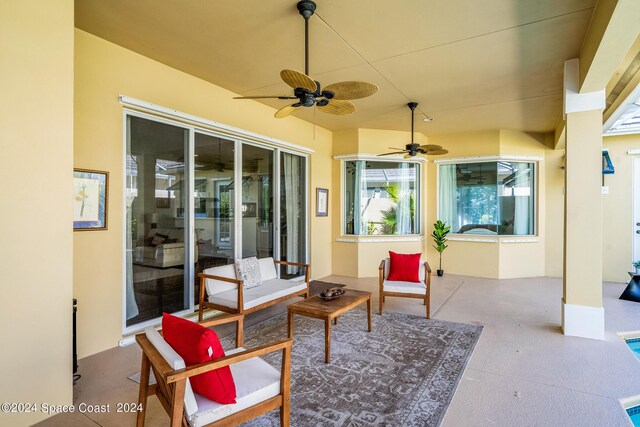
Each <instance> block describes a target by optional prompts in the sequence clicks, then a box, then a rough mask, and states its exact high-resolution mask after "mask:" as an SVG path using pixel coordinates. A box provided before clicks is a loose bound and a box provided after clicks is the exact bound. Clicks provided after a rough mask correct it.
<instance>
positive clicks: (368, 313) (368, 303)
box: [367, 297, 371, 332]
mask: <svg viewBox="0 0 640 427" xmlns="http://www.w3.org/2000/svg"><path fill="white" fill-rule="evenodd" d="M367 315H368V317H369V332H371V297H369V299H368V300H367Z"/></svg>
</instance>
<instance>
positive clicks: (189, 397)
mask: <svg viewBox="0 0 640 427" xmlns="http://www.w3.org/2000/svg"><path fill="white" fill-rule="evenodd" d="M144 333H145V335H146V336H147V338H148V339H149V342H151V344H153V346H154V347H155V348H156V350H158V353H160V355H161V356H162V357H163V358H164V360H165V361H166V362H167V363H168V364H169V366H171V368H172V369H173V370H178V369H184V368H185V367H186V365H185V363H184V359H183V358H182V357H180V355H179V354H178V353H176V351H175V350H174V349H173V348H171V346H170V345H169V344H168V343H167V342H166V341H165V340H164V338H162V335H160V334H159V333H158V331H156V329H155V328H153V327H148V328H147V329H145V330H144ZM197 411H198V404H197V403H196V397H195V395H194V393H193V389H192V388H191V381H190V380H189V379H188V378H187V385H186V387H185V391H184V412H185V413H186V414H187V417H189V416H191V415H193V414H195V413H196V412H197Z"/></svg>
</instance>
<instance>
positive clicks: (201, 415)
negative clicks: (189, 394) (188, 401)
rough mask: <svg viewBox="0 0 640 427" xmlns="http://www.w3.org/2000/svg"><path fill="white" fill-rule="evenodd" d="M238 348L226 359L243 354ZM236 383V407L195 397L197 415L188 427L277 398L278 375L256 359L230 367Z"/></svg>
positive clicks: (274, 370)
mask: <svg viewBox="0 0 640 427" xmlns="http://www.w3.org/2000/svg"><path fill="white" fill-rule="evenodd" d="M243 350H244V349H243V348H238V349H235V350H231V351H228V352H226V354H227V355H231V354H234V353H237V352H239V351H243ZM230 367H231V375H233V380H234V381H235V383H236V393H237V396H236V403H233V404H230V405H221V404H220V403H216V402H212V401H210V400H208V399H207V398H205V397H202V396H200V395H199V394H197V393H196V394H195V396H196V401H197V402H198V412H196V413H195V414H194V415H193V416H191V417H189V418H188V420H189V424H190V425H191V426H192V427H200V426H204V425H206V424H209V423H212V422H214V421H217V420H219V419H221V418H224V417H226V416H229V415H231V414H234V413H236V412H238V411H241V410H243V409H246V408H248V407H250V406H253V405H255V404H257V403H260V402H263V401H265V400H267V399H270V398H272V397H274V396H277V395H278V394H280V372H278V370H277V369H275V368H274V367H273V366H271V365H269V364H268V363H267V362H265V361H264V360H262V359H261V358H259V357H254V358H252V359H248V360H243V361H242V362H239V363H234V364H232V365H230Z"/></svg>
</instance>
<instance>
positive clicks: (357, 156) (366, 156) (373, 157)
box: [333, 153, 429, 163]
mask: <svg viewBox="0 0 640 427" xmlns="http://www.w3.org/2000/svg"><path fill="white" fill-rule="evenodd" d="M333 160H369V161H376V162H386V161H392V162H414V163H429V160H427V159H425V158H424V157H419V156H414V157H412V158H410V159H405V158H404V157H403V156H402V155H400V154H398V155H393V156H384V157H382V156H379V155H377V154H371V153H353V154H340V155H338V156H333Z"/></svg>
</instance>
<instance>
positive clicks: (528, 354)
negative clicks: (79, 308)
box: [38, 275, 640, 427]
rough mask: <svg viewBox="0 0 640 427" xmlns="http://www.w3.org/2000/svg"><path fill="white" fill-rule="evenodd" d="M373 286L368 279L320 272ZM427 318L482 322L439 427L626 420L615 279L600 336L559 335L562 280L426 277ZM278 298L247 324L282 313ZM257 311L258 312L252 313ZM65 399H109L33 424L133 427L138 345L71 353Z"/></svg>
mask: <svg viewBox="0 0 640 427" xmlns="http://www.w3.org/2000/svg"><path fill="white" fill-rule="evenodd" d="M321 280H323V281H327V282H334V283H343V284H346V285H347V286H349V287H352V288H355V289H363V290H371V291H372V292H373V293H374V312H377V307H378V305H377V304H378V303H377V289H378V285H377V278H365V279H353V278H348V277H342V276H329V277H325V278H323V279H321ZM432 286H433V288H432V289H433V290H432V305H431V307H432V312H431V313H432V317H433V318H436V319H442V320H448V321H452V322H462V323H472V324H481V325H484V330H483V332H482V335H481V337H480V340H479V342H478V344H477V346H476V348H475V351H474V353H473V356H472V357H471V359H470V361H469V364H468V365H467V368H466V370H465V372H464V374H463V377H462V379H461V381H460V384H459V385H458V389H457V391H456V394H455V396H454V398H453V400H452V402H451V405H450V406H449V408H448V410H447V413H446V416H445V418H444V421H443V423H442V426H445V427H458V426H516V425H517V426H630V425H631V422H630V421H629V419H628V418H627V416H626V414H625V412H624V410H623V408H622V406H621V405H620V403H619V399H621V398H625V397H630V396H635V395H640V361H639V360H638V359H636V357H635V356H634V355H633V353H632V352H631V351H630V350H629V348H628V347H627V346H626V344H625V343H624V342H623V341H622V340H621V339H620V338H619V337H618V335H617V332H621V331H634V330H640V304H636V303H632V302H628V301H621V300H619V299H618V296H619V295H620V294H621V293H622V290H623V289H624V287H625V285H624V284H616V283H605V284H604V285H603V296H604V308H605V322H606V337H605V340H603V341H598V340H591V339H584V338H574V337H566V336H564V335H562V333H561V330H560V322H561V318H560V317H561V313H560V308H561V297H562V281H561V279H555V278H544V277H543V278H532V279H514V280H492V279H481V278H474V277H465V276H453V275H446V276H445V277H442V278H439V277H434V278H433V280H432ZM285 306H286V303H281V304H279V305H278V306H276V307H275V308H273V309H272V310H273V311H270V312H269V313H264V314H262V315H261V314H260V313H256V314H255V315H251V316H250V317H249V318H248V321H247V323H248V324H252V323H256V322H259V321H260V320H262V319H263V318H264V317H268V316H270V315H273V314H275V313H277V312H283V311H285ZM384 310H385V311H399V312H404V313H410V314H416V315H420V316H423V315H424V306H423V305H422V304H421V303H420V302H419V301H418V300H412V299H404V298H389V297H388V298H387V302H386V303H385V305H384ZM261 316H262V317H261ZM79 364H80V372H79V373H80V374H82V378H81V379H80V380H79V381H78V382H77V384H76V385H75V386H74V403H75V404H76V405H78V404H80V403H82V402H84V403H94V404H106V403H110V404H111V412H110V413H108V414H95V413H94V414H91V413H89V414H78V413H75V414H61V415H57V416H55V417H52V418H49V419H48V420H45V421H44V422H42V423H40V424H38V425H41V426H95V425H101V426H124V425H135V414H118V413H115V412H114V411H115V407H116V403H118V402H132V403H135V402H136V401H137V393H138V386H137V384H135V383H134V382H132V381H130V380H129V379H127V377H128V376H129V375H131V374H132V373H134V372H136V371H138V370H139V369H140V350H139V349H138V347H137V345H131V346H128V347H124V348H113V349H110V350H107V351H105V352H102V353H99V354H96V355H93V356H91V357H87V358H84V359H82V360H80V363H79ZM167 422H168V417H167V415H166V414H165V413H164V411H163V410H162V408H161V406H160V404H159V403H158V401H157V399H155V398H151V399H150V400H149V412H148V414H147V423H146V425H149V426H156V425H166V424H167Z"/></svg>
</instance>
